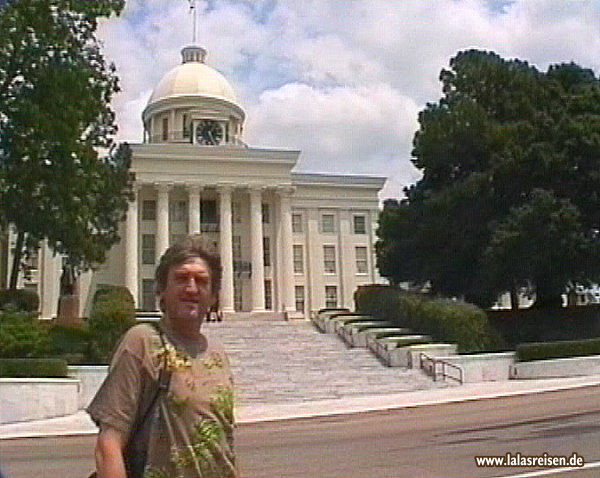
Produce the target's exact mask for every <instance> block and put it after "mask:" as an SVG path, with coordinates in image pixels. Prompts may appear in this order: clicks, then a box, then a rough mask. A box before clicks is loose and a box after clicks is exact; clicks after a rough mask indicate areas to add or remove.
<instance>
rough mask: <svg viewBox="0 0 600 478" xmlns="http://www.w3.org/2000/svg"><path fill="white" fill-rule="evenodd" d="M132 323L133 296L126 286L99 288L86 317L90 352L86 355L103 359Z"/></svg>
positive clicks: (105, 361)
mask: <svg viewBox="0 0 600 478" xmlns="http://www.w3.org/2000/svg"><path fill="white" fill-rule="evenodd" d="M135 324H136V320H135V307H134V301H133V296H132V295H131V293H130V292H129V290H128V289H127V288H126V287H118V286H104V287H103V288H102V289H99V290H98V291H97V292H96V294H95V295H94V301H93V304H92V310H91V311H90V317H89V319H88V326H89V333H90V335H91V351H92V352H93V353H92V355H93V357H90V358H91V359H94V360H97V361H99V362H101V363H102V362H104V363H107V362H108V361H109V359H110V355H111V353H112V351H113V350H114V348H115V346H116V344H117V343H118V341H119V339H120V338H121V336H122V335H123V334H124V333H125V332H126V331H127V329H129V328H130V327H132V326H133V325H135Z"/></svg>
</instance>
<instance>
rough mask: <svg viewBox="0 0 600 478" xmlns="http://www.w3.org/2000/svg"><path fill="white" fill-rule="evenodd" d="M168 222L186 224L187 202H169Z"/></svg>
mask: <svg viewBox="0 0 600 478" xmlns="http://www.w3.org/2000/svg"><path fill="white" fill-rule="evenodd" d="M170 207H171V210H170V212H169V213H170V216H171V218H170V219H171V220H170V222H187V215H188V211H187V201H171V204H170Z"/></svg>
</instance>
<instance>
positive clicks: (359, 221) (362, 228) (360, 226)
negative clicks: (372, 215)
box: [352, 215, 367, 234]
mask: <svg viewBox="0 0 600 478" xmlns="http://www.w3.org/2000/svg"><path fill="white" fill-rule="evenodd" d="M352 221H353V225H354V234H366V233H367V218H366V217H365V216H363V215H355V216H353V218H352Z"/></svg>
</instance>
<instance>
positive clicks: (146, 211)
mask: <svg viewBox="0 0 600 478" xmlns="http://www.w3.org/2000/svg"><path fill="white" fill-rule="evenodd" d="M142 220H144V221H156V201H155V200H154V199H144V200H143V201H142Z"/></svg>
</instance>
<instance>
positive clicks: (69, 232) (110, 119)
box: [0, 0, 132, 288]
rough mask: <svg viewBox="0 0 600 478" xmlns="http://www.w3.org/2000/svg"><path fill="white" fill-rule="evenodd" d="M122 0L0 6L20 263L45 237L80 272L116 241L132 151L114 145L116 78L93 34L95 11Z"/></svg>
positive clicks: (2, 158) (2, 192) (4, 175)
mask: <svg viewBox="0 0 600 478" xmlns="http://www.w3.org/2000/svg"><path fill="white" fill-rule="evenodd" d="M123 4H124V0H95V1H93V2H91V1H86V0H70V1H69V0H9V1H7V2H5V3H4V4H3V5H2V6H0V221H1V224H0V225H4V227H6V226H7V225H9V224H10V225H12V226H13V227H14V228H15V229H16V231H17V232H18V235H17V247H16V251H15V252H16V254H15V264H18V261H19V259H20V257H21V253H22V252H24V253H25V254H27V252H28V251H32V250H33V249H35V248H36V247H38V246H39V244H40V242H41V241H42V240H44V239H45V240H47V243H48V245H49V246H50V247H51V248H52V249H53V250H54V251H55V252H57V253H61V254H64V255H65V256H66V261H65V263H66V268H67V269H68V270H69V271H71V274H72V275H73V274H74V275H77V273H79V272H80V271H82V270H86V269H89V268H90V267H93V266H94V265H95V264H98V263H100V262H102V261H103V260H104V259H105V253H106V251H107V250H108V249H109V248H110V247H111V246H112V245H113V244H114V243H115V242H116V241H118V235H117V227H118V223H119V222H120V221H121V220H122V219H123V217H124V213H125V211H126V209H127V201H128V199H129V197H130V194H131V192H130V191H131V183H132V177H131V175H130V173H129V166H130V151H129V148H128V146H127V145H120V146H117V145H115V144H114V142H113V136H114V134H115V133H116V129H117V128H116V124H115V115H114V113H113V111H112V110H111V108H110V101H111V99H112V96H113V95H114V94H115V93H116V92H117V91H118V90H119V87H118V80H117V76H116V74H115V67H114V65H112V64H107V63H106V61H105V60H104V58H103V56H102V53H101V51H100V45H99V43H98V41H97V39H96V38H95V31H96V27H97V19H98V17H102V16H109V15H111V14H118V13H120V11H121V9H122V8H123ZM13 270H15V271H16V270H18V268H15V267H13ZM15 285H16V276H13V277H11V287H13V288H14V287H15Z"/></svg>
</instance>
